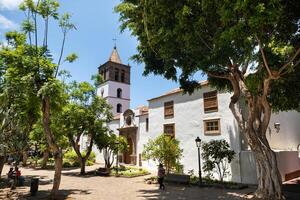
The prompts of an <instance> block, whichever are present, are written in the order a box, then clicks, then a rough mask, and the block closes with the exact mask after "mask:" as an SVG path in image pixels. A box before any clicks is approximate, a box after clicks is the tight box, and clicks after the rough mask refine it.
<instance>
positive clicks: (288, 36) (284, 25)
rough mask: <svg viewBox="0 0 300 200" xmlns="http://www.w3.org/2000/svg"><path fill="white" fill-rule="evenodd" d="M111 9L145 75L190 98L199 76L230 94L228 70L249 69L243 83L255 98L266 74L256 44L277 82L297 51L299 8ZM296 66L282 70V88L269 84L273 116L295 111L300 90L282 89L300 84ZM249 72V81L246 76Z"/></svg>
mask: <svg viewBox="0 0 300 200" xmlns="http://www.w3.org/2000/svg"><path fill="white" fill-rule="evenodd" d="M115 9H116V11H117V12H118V13H120V21H121V22H122V25H121V29H122V30H124V29H126V28H128V29H129V30H130V31H131V33H132V34H133V35H134V36H136V37H137V38H138V40H139V46H138V53H137V55H134V56H133V58H134V59H135V60H136V61H138V62H144V63H145V71H144V74H145V75H148V74H150V73H153V74H155V75H163V76H164V77H165V78H166V79H170V80H175V81H179V82H180V85H181V87H182V88H183V89H184V90H185V91H187V92H189V93H191V92H193V90H194V89H196V88H198V87H199V84H198V80H194V74H195V73H196V72H202V73H204V74H206V75H208V79H209V81H210V83H211V84H212V85H214V86H216V87H217V88H218V89H223V90H227V91H228V90H232V89H233V88H232V82H230V81H229V80H228V79H226V78H224V77H228V76H229V75H230V73H231V72H232V68H231V67H230V66H232V65H233V66H234V67H236V70H238V73H239V74H242V73H244V72H243V70H245V69H246V68H248V70H246V71H247V73H246V75H245V76H244V75H243V77H242V79H243V80H245V82H246V83H247V86H248V87H249V88H250V91H251V92H252V94H253V95H254V96H258V95H261V93H262V88H263V87H262V86H263V80H264V79H265V78H266V77H267V76H268V73H267V70H266V67H265V66H264V64H263V58H262V54H261V52H260V51H259V50H258V39H259V40H260V42H261V45H262V47H261V48H263V50H264V52H265V54H266V57H267V61H268V63H269V67H270V69H271V70H272V71H273V72H275V73H274V74H276V71H278V70H279V68H281V67H282V66H283V65H284V64H286V63H287V61H288V60H290V58H292V57H293V55H295V52H296V51H297V50H298V49H299V44H300V32H299V19H300V16H299V9H300V4H299V2H298V1H297V0H291V1H281V0H273V1H255V2H253V1H239V0H235V1H225V0H221V1H211V0H190V1H149V0H142V1H136V0H123V1H121V3H120V4H119V5H118V6H117V7H116V8H115ZM297 64H299V55H298V56H296V59H295V60H294V62H291V63H288V64H287V65H288V67H287V69H286V72H285V75H282V76H281V77H280V79H281V80H283V81H279V80H274V81H272V82H271V88H272V90H270V93H271V96H270V97H269V98H268V101H269V102H270V103H271V104H272V106H273V108H274V110H290V109H297V108H299V107H300V106H299V105H300V104H299V101H298V103H297V102H296V101H297V100H298V99H299V98H294V96H293V94H294V93H297V94H300V92H299V91H298V90H299V87H297V88H296V87H295V89H296V90H297V92H296V91H295V90H294V91H290V90H288V89H287V85H288V84H290V83H296V82H297V81H298V79H297V78H295V76H293V75H291V74H295V73H297V74H298V72H295V71H299V67H296V65H297ZM248 72H251V73H252V76H247V75H248ZM220 77H222V78H221V79H220ZM247 79H251V80H247ZM273 88H274V89H273ZM277 88H280V90H279V89H277ZM278 93H279V95H278ZM282 93H284V94H285V95H281V94H282ZM295 99H297V100H295Z"/></svg>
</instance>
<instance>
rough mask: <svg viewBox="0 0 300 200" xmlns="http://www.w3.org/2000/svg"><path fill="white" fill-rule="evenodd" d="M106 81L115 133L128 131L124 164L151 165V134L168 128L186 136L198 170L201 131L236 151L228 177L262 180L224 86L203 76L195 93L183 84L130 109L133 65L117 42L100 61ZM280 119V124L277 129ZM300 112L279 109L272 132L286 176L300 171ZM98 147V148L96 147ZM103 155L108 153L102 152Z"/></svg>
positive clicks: (188, 165) (103, 90)
mask: <svg viewBox="0 0 300 200" xmlns="http://www.w3.org/2000/svg"><path fill="white" fill-rule="evenodd" d="M99 74H101V75H102V76H103V77H104V79H105V82H104V83H103V84H102V85H100V87H99V88H98V91H97V93H98V95H99V96H102V97H103V98H106V99H107V101H108V102H109V103H110V104H111V105H112V112H113V114H114V120H113V121H112V122H111V123H110V124H109V127H110V129H111V130H113V131H114V133H116V134H118V135H121V136H124V137H126V139H127V141H128V144H129V150H128V151H127V152H126V153H123V154H120V155H119V160H120V162H121V163H124V164H131V165H136V166H140V167H144V168H148V169H150V170H154V169H156V168H157V163H155V162H153V161H152V162H151V161H144V160H143V159H142V156H141V154H142V151H143V146H144V145H145V144H146V143H147V142H148V140H149V139H154V138H156V137H157V136H158V135H160V134H168V135H171V136H173V137H175V138H176V139H177V140H179V141H180V146H181V148H182V149H183V157H182V159H181V161H180V162H181V164H182V165H183V169H184V172H188V171H189V170H192V169H193V170H194V172H195V173H197V172H198V160H197V159H198V156H197V148H196V144H195V139H196V137H200V138H201V140H202V141H203V142H207V141H210V140H219V139H225V140H226V141H227V142H228V143H229V144H230V147H231V148H232V149H233V150H234V151H235V152H236V156H235V159H234V160H233V161H232V163H231V165H230V171H231V173H230V174H231V175H230V176H229V177H228V180H230V181H234V182H242V183H253V184H255V183H256V176H255V175H254V174H255V173H256V167H255V161H254V158H253V155H252V153H251V151H250V150H249V149H248V146H247V144H246V142H245V141H244V138H243V137H242V134H241V133H240V132H239V128H238V125H237V123H236V120H235V119H234V116H233V114H232V113H231V110H230V109H229V102H230V97H231V94H230V93H223V92H218V91H216V90H215V89H214V88H211V87H210V86H209V83H208V82H207V81H203V82H201V83H200V84H201V86H202V87H201V89H199V90H196V91H195V92H194V93H193V94H192V95H189V94H183V91H182V90H181V89H179V88H177V89H174V90H172V91H170V92H167V93H166V94H162V95H160V96H158V97H154V98H152V99H149V100H148V105H147V106H141V107H138V108H135V109H130V66H128V65H124V64H122V62H121V59H120V56H119V54H118V51H117V49H116V47H115V48H114V49H113V52H112V54H111V56H110V58H109V60H108V61H107V62H106V63H104V64H103V65H101V66H100V67H99ZM274 124H277V129H276V128H275V126H274ZM299 130H300V114H299V113H297V112H283V113H279V114H273V116H272V119H271V122H270V128H269V133H268V140H269V142H270V145H271V147H272V148H273V149H274V150H275V151H276V152H277V159H278V164H279V170H280V172H281V175H282V178H283V180H288V179H291V178H293V177H295V176H296V177H297V176H300V155H298V151H300V150H299V148H300V131H299ZM94 150H95V151H96V152H97V150H96V148H94ZM97 161H98V162H101V161H102V157H101V155H100V154H99V153H97Z"/></svg>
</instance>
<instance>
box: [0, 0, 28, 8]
mask: <svg viewBox="0 0 300 200" xmlns="http://www.w3.org/2000/svg"><path fill="white" fill-rule="evenodd" d="M22 2H23V0H0V10H16V9H18V8H19V5H20V3H22Z"/></svg>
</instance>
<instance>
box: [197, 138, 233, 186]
mask: <svg viewBox="0 0 300 200" xmlns="http://www.w3.org/2000/svg"><path fill="white" fill-rule="evenodd" d="M202 152H203V153H202V157H203V159H204V165H203V170H204V171H205V172H208V175H210V174H211V172H212V171H213V170H215V171H217V173H218V175H219V178H220V181H221V182H223V179H224V177H226V176H227V175H228V174H229V172H228V164H229V163H230V162H231V161H232V159H233V158H234V155H235V152H234V151H233V150H231V149H230V146H229V144H228V142H226V141H225V140H212V141H210V142H208V143H203V145H202Z"/></svg>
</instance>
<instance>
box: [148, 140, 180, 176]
mask: <svg viewBox="0 0 300 200" xmlns="http://www.w3.org/2000/svg"><path fill="white" fill-rule="evenodd" d="M182 152H183V150H182V149H180V147H179V141H178V140H176V139H175V138H173V137H170V136H167V135H165V134H161V135H160V136H158V137H156V138H155V139H153V140H151V139H150V140H149V141H148V143H147V144H146V145H145V146H144V150H143V152H142V157H143V159H145V160H150V159H152V160H154V161H158V162H159V163H163V164H164V166H165V167H166V170H167V172H168V173H169V172H170V170H172V169H173V168H176V166H178V165H179V160H180V158H181V157H182Z"/></svg>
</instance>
